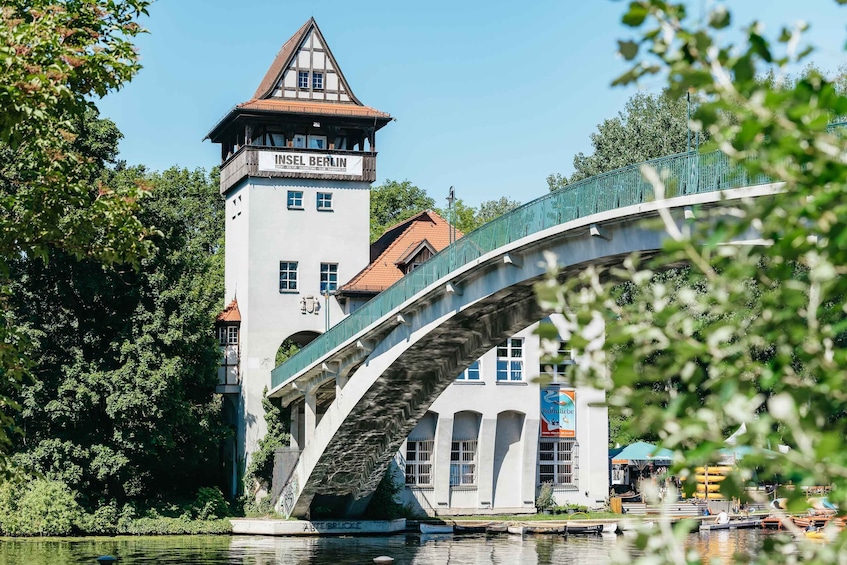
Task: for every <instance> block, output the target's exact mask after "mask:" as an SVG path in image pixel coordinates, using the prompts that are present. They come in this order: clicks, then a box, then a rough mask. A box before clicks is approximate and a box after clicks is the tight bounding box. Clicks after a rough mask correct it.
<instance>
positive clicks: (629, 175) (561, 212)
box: [271, 122, 847, 388]
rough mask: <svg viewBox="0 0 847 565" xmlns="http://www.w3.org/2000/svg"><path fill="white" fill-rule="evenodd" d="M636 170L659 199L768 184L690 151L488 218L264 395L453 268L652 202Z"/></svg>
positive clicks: (301, 357) (296, 361) (330, 333)
mask: <svg viewBox="0 0 847 565" xmlns="http://www.w3.org/2000/svg"><path fill="white" fill-rule="evenodd" d="M845 125H847V122H837V123H833V124H830V126H829V127H828V129H829V130H830V131H835V130H836V128H840V127H843V126H845ZM643 164H649V165H652V166H653V167H654V168H655V169H657V170H658V171H659V172H660V173H661V174H662V175H663V179H664V183H665V190H666V195H665V196H666V197H669V198H670V197H674V196H683V195H689V194H701V193H708V192H716V191H719V190H726V189H730V188H740V187H745V186H755V185H762V184H768V183H770V182H772V180H771V179H769V178H767V177H765V176H764V175H758V176H757V177H756V178H753V179H750V178H748V176H747V171H746V170H745V169H744V167H743V166H742V165H740V164H737V163H736V164H733V163H731V161H730V159H729V158H728V157H727V156H726V155H725V154H724V153H721V152H720V151H712V152H710V153H696V152H694V151H692V152H688V153H677V154H675V155H669V156H667V157H660V158H658V159H651V160H649V161H645V162H644V163H637V164H633V165H628V166H626V167H622V168H620V169H615V170H613V171H609V172H606V173H602V174H599V175H596V176H593V177H589V178H586V179H583V180H580V181H577V182H575V183H573V184H569V185H567V186H565V187H562V188H560V189H558V190H555V191H552V192H549V193H547V194H545V195H543V196H541V197H540V198H537V199H535V200H533V201H531V202H527V203H526V204H524V205H522V206H520V207H519V208H516V209H514V210H512V211H510V212H508V213H506V214H503V215H502V216H499V217H497V218H495V219H494V220H492V221H490V222H488V223H486V224H484V225H482V226H481V227H479V228H477V229H476V230H474V231H472V232H471V233H469V234H467V235H465V236H464V237H462V238H460V239H459V240H457V241H456V242H455V243H453V244H452V245H450V246H448V247H445V248H444V249H442V250H441V251H440V252H438V253H437V254H436V255H433V256H432V258H430V259H429V260H428V261H426V262H424V263H422V264H421V265H420V266H419V267H417V268H416V269H415V270H413V271H412V272H410V273H409V274H407V275H406V276H404V277H403V278H401V279H400V280H399V281H397V282H396V283H394V284H393V285H391V286H390V287H388V288H387V289H386V290H384V291H382V292H381V293H380V294H378V295H377V296H375V297H374V298H373V299H371V300H370V301H368V302H367V303H366V304H365V305H364V306H362V307H361V308H359V309H358V310H356V311H355V312H354V313H352V314H351V315H349V316H347V317H346V318H344V319H343V320H341V321H340V322H339V323H338V324H336V325H335V326H333V327H331V328H329V330H327V331H326V332H325V333H324V334H322V335H320V336H318V337H317V338H315V339H314V340H313V341H311V342H310V343H308V344H307V345H305V346H304V347H303V348H302V349H301V350H300V351H298V352H297V353H296V354H295V355H293V356H292V357H290V358H289V359H287V360H286V361H285V362H284V363H282V364H281V365H279V366H278V367H276V368H275V369H274V370H273V371H272V372H271V382H272V387H273V388H276V387H277V386H279V385H280V384H282V383H284V382H285V381H286V380H288V379H289V378H290V377H291V376H293V375H295V374H297V373H298V372H300V371H302V370H303V369H305V368H307V367H309V366H311V365H313V364H314V363H315V362H317V361H318V360H319V359H320V358H321V357H323V356H324V355H326V354H327V353H329V352H330V351H332V350H333V349H335V348H336V347H338V346H339V345H341V344H342V343H344V342H345V341H347V340H349V339H350V338H352V337H353V336H354V335H356V334H358V333H359V332H361V331H362V330H364V329H365V328H366V327H368V326H369V325H370V324H372V323H373V322H374V321H375V320H378V319H379V318H381V317H383V316H384V315H386V314H388V313H389V312H391V311H392V310H394V309H396V308H397V307H399V306H400V305H401V304H402V303H403V302H405V301H406V300H408V299H409V298H411V297H413V296H414V295H416V294H417V293H419V292H421V291H422V290H424V289H425V288H427V287H428V286H430V285H431V284H433V283H435V282H436V281H438V280H440V279H441V278H443V277H445V276H446V275H447V274H449V273H450V272H452V271H454V270H455V269H457V268H458V267H461V266H462V265H465V264H467V263H469V262H471V261H474V260H476V259H478V258H479V257H481V256H483V255H485V254H486V253H488V252H490V251H493V250H495V249H497V248H499V247H502V246H504V245H506V244H509V243H511V242H513V241H517V240H519V239H521V238H524V237H526V236H528V235H531V234H533V233H537V232H539V231H542V230H545V229H548V228H551V227H554V226H556V225H559V224H562V223H565V222H569V221H572V220H576V219H579V218H582V217H585V216H590V215H592V214H597V213H600V212H607V211H609V210H613V209H616V208H623V207H626V206H632V205H635V204H643V203H645V202H648V201H650V200H652V199H653V198H654V196H655V195H654V192H653V186H652V185H651V184H650V183H649V182H648V181H646V180H645V179H644V178H643V177H642V176H641V165H643Z"/></svg>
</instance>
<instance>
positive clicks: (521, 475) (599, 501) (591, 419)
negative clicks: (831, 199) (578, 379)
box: [401, 324, 609, 515]
mask: <svg viewBox="0 0 847 565" xmlns="http://www.w3.org/2000/svg"><path fill="white" fill-rule="evenodd" d="M537 325H538V324H533V325H532V326H530V327H529V328H527V329H525V330H523V331H521V332H519V333H517V334H515V337H518V338H522V339H523V340H524V341H523V345H524V347H523V375H524V379H523V380H522V381H499V382H498V381H497V375H496V366H497V364H496V361H497V350H496V348H495V349H492V350H491V351H489V352H487V353H485V354H484V355H483V356H482V357H481V358H480V379H479V380H478V381H473V380H457V381H455V382H454V383H453V384H451V385H450V386H449V387H448V388H447V389H446V390H445V391H444V392H443V393H442V394H441V395H440V396H439V397H438V398H437V399H436V400H435V402H434V403H433V404H432V405H431V407H430V412H428V413H427V415H426V416H425V417H424V418H423V419H421V420H420V421H419V422H418V425H417V426H416V427H415V429H414V430H413V431H412V433H410V434H409V440H426V439H434V440H435V450H434V451H435V453H434V454H433V455H434V460H433V469H434V471H433V480H432V484H431V485H429V486H414V487H410V486H407V487H406V489H405V492H404V495H403V502H404V503H407V504H409V505H410V506H411V507H412V508H414V509H415V510H417V511H419V512H426V513H428V514H431V515H432V514H441V515H445V514H469V513H481V514H484V513H503V512H507V511H508V512H534V511H535V497H536V495H537V490H538V488H539V478H538V457H539V454H538V445H539V439H540V438H539V419H540V409H541V387H540V385H539V383H537V382H534V381H535V379H536V378H537V377H538V375H539V369H540V365H541V363H540V360H541V356H542V353H541V350H540V347H539V340H538V337H537V336H535V335H534V333H533V332H534V330H535V328H536V327H537ZM576 399H577V401H576V406H577V422H576V441H577V443H578V460H577V461H576V462H575V465H576V466H578V470H577V471H576V472H575V477H576V480H575V482H574V484H572V485H566V486H555V487H554V496H555V498H556V501H557V503H558V504H562V505H563V504H567V503H572V504H580V505H585V506H589V507H598V506H602V505H603V503H604V501H605V499H606V497H607V496H608V492H609V477H608V415H607V410H606V408H604V407H602V406H592V404H597V403H602V401H603V400H604V393H603V391H599V390H596V389H591V388H586V387H579V388H576ZM434 423H435V425H434V426H433V424H434ZM475 437H477V438H478V444H477V457H476V462H477V476H476V485H473V486H464V485H463V486H450V443H451V441H452V440H454V439H456V440H458V439H473V438H475ZM405 450H406V444H404V445H403V447H402V451H401V454H402V455H405V453H406V452H405Z"/></svg>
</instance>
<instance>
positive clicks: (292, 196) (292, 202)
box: [288, 190, 303, 210]
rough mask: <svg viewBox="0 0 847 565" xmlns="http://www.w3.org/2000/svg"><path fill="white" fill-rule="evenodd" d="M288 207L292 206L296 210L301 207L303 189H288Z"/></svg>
mask: <svg viewBox="0 0 847 565" xmlns="http://www.w3.org/2000/svg"><path fill="white" fill-rule="evenodd" d="M288 208H289V209H291V208H294V209H296V210H302V209H303V191H302V190H289V191H288Z"/></svg>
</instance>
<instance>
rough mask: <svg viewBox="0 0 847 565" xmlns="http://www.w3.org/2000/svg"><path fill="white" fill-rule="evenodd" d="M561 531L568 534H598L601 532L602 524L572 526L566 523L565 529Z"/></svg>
mask: <svg viewBox="0 0 847 565" xmlns="http://www.w3.org/2000/svg"><path fill="white" fill-rule="evenodd" d="M562 533H564V534H565V535H569V536H579V535H583V536H587V535H600V534H602V533H603V524H596V525H592V526H572V525H570V524H568V525H566V526H565V530H564V532H562Z"/></svg>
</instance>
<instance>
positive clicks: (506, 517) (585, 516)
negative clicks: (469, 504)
mask: <svg viewBox="0 0 847 565" xmlns="http://www.w3.org/2000/svg"><path fill="white" fill-rule="evenodd" d="M440 518H444V519H448V520H455V521H457V522H459V521H472V520H473V521H477V522H485V521H488V522H552V521H556V522H561V521H563V520H611V519H615V520H616V519H620V518H623V515H622V514H614V513H612V512H577V513H575V514H494V515H489V514H485V515H479V514H476V515H472V516H440Z"/></svg>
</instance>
